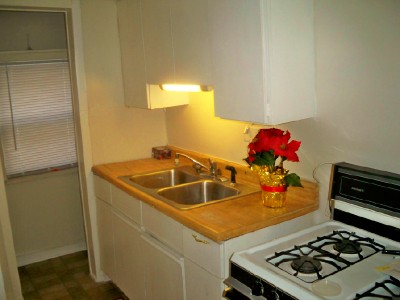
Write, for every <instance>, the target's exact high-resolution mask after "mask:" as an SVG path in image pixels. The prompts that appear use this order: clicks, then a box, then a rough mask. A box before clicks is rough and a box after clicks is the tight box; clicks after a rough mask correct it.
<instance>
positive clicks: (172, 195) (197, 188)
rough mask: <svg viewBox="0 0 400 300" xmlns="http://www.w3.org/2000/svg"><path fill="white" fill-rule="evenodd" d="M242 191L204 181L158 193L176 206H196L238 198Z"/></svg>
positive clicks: (166, 189)
mask: <svg viewBox="0 0 400 300" xmlns="http://www.w3.org/2000/svg"><path fill="white" fill-rule="evenodd" d="M239 194H240V191H239V190H238V189H236V188H233V187H229V186H225V185H222V184H219V183H216V182H214V181H210V180H204V181H200V182H194V183H190V184H184V185H181V186H177V187H173V188H165V189H162V190H159V191H158V195H160V196H162V197H164V198H166V199H168V200H171V201H173V202H174V203H175V204H178V205H179V204H183V205H196V204H204V203H207V202H211V201H216V200H221V199H226V198H229V197H232V196H237V195H239Z"/></svg>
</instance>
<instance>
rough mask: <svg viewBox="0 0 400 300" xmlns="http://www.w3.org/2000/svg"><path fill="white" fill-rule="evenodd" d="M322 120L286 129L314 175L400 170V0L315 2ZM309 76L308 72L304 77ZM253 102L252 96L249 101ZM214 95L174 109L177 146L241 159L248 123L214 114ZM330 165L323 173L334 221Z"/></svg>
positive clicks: (171, 127) (302, 169) (303, 168)
mask: <svg viewBox="0 0 400 300" xmlns="http://www.w3.org/2000/svg"><path fill="white" fill-rule="evenodd" d="M315 33H316V35H315V38H316V64H317V69H316V76H317V78H316V79H317V109H318V113H317V116H316V117H315V118H313V119H308V120H303V121H298V122H292V123H288V124H283V125H281V126H279V127H280V128H282V129H289V130H290V132H291V133H292V137H293V138H295V139H298V140H301V141H302V146H301V148H300V152H299V155H300V160H301V162H300V163H296V164H289V165H288V167H289V169H291V170H292V171H295V172H298V173H299V175H301V177H305V178H311V177H312V171H313V169H314V168H315V167H316V166H318V165H319V164H321V163H324V162H339V161H347V162H350V163H354V164H359V165H364V166H369V167H373V168H378V169H383V170H387V171H392V172H397V173H400V160H398V159H396V158H397V157H398V151H399V149H400V130H399V128H400V118H399V112H400V100H399V99H400V89H399V82H400V65H399V61H400V1H391V0H356V1H348V0H340V1H323V0H316V1H315ZM299 76H301V74H299ZM248 101H251V99H248ZM211 103H212V99H211V97H204V98H203V99H202V98H201V97H200V96H193V97H192V99H191V104H190V105H189V106H188V107H187V108H176V109H170V110H168V111H167V117H166V122H167V128H168V141H169V143H170V144H172V145H177V146H180V147H183V148H187V149H191V150H195V151H198V152H205V153H209V154H210V155H215V156H218V157H223V158H225V159H228V160H232V161H240V160H241V159H242V158H243V157H244V155H245V151H246V145H247V143H246V142H243V135H242V131H243V128H244V125H245V124H244V123H239V122H233V121H224V120H221V119H218V118H215V117H213V115H212V105H211ZM329 172H330V167H329V166H328V165H323V166H321V167H320V168H318V170H317V177H318V178H319V179H320V180H321V191H320V197H321V209H320V212H319V213H318V214H317V215H316V217H317V220H318V221H319V220H321V219H323V218H324V217H325V216H326V213H325V211H326V199H327V194H328V185H329V176H330V173H329Z"/></svg>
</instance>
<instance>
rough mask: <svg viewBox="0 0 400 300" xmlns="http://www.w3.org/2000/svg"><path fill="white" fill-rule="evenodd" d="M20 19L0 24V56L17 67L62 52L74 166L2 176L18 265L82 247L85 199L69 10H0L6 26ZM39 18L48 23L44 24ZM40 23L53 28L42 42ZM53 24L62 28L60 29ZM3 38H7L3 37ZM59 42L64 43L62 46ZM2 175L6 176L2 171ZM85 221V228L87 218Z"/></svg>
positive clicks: (84, 242)
mask: <svg viewBox="0 0 400 300" xmlns="http://www.w3.org/2000/svg"><path fill="white" fill-rule="evenodd" d="M6 14H7V16H6ZM21 16H23V19H24V21H21V19H20V20H19V21H18V22H15V21H14V22H15V23H14V26H12V27H10V26H2V25H1V26H0V28H5V29H7V30H8V31H7V33H5V32H4V30H0V37H1V40H3V41H8V42H7V45H3V48H1V46H0V53H1V54H6V56H7V55H8V57H12V59H11V60H12V61H14V62H15V63H17V61H18V60H19V62H18V63H17V64H19V63H20V62H21V61H24V62H25V63H27V62H28V63H36V62H43V61H48V62H54V61H58V60H59V57H58V55H59V54H60V53H56V54H54V52H64V54H65V56H66V61H67V63H68V69H69V71H70V75H69V77H70V79H71V91H70V93H71V98H72V103H71V111H73V115H74V116H77V117H75V120H74V121H73V124H74V125H75V135H74V140H75V141H76V149H77V155H76V157H77V158H78V159H77V160H76V162H75V165H74V164H73V163H72V164H69V165H68V164H67V165H65V164H63V165H60V166H53V167H45V168H42V169H41V170H37V169H36V170H33V171H32V172H23V174H17V176H12V175H11V176H8V177H7V179H6V185H5V186H6V192H7V202H8V208H9V217H10V220H11V225H12V231H13V240H14V246H15V247H14V248H15V254H16V257H17V262H18V265H24V264H28V263H31V262H34V261H41V260H45V259H48V258H50V257H55V256H60V255H63V254H67V253H72V252H76V251H79V250H82V249H86V245H87V243H86V239H85V237H86V235H85V227H86V228H88V226H87V225H86V226H84V218H83V215H84V214H83V212H82V203H83V205H85V203H84V201H85V199H84V201H83V202H82V199H81V198H86V199H87V192H86V181H85V175H84V174H83V175H82V174H81V170H83V169H84V167H83V160H82V152H83V150H82V149H83V146H82V143H83V142H82V137H81V129H80V122H79V111H78V99H77V87H76V75H75V67H74V57H73V47H72V46H73V45H71V43H72V41H73V39H72V24H71V10H70V9H51V10H50V9H46V10H43V9H37V10H36V9H26V8H21V9H20V8H9V7H0V19H3V20H5V18H6V19H10V20H6V21H7V22H13V21H12V20H11V19H12V18H16V19H18V18H21ZM45 16H46V17H45ZM28 19H31V20H30V21H31V22H36V25H32V24H31V25H29V22H27V21H28ZM45 19H52V20H51V21H45ZM60 20H62V22H60ZM0 21H1V20H0ZM46 23H47V25H48V24H49V23H50V24H53V25H52V26H50V27H48V31H47V33H48V35H49V37H50V38H46V34H44V33H45V32H46V30H45V29H43V28H44V27H43V26H45V25H46ZM10 24H11V23H10ZM59 24H62V25H61V27H60V26H59ZM56 25H57V26H56ZM10 28H13V29H14V30H17V31H19V34H17V33H15V32H14V34H10V31H12V30H10ZM62 32H64V35H63V33H62ZM37 33H39V34H37ZM7 35H8V36H9V37H10V38H11V39H6V38H4V37H5V36H7ZM17 36H22V37H23V38H22V39H21V41H19V42H17V43H13V42H11V41H12V39H13V38H15V37H17ZM22 40H23V42H22ZM14 42H16V41H14ZM63 42H64V45H62V43H63ZM72 44H73V43H72ZM20 45H23V47H24V49H20ZM6 47H8V48H6ZM10 47H11V48H10ZM54 50H60V51H54ZM6 52H7V53H6ZM12 52H19V53H17V54H18V55H17V57H20V58H21V57H22V58H21V59H20V58H15V53H12ZM54 55H55V56H54ZM14 130H15V128H14ZM14 134H15V133H14ZM6 159H7V158H5V157H3V163H4V164H3V165H4V166H5V169H7V161H6ZM46 168H47V171H46V170H45V169H46ZM3 171H5V174H8V173H7V172H8V170H3ZM8 175H10V174H8ZM86 221H87V222H88V224H89V220H86ZM89 230H90V226H89Z"/></svg>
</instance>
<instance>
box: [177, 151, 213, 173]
mask: <svg viewBox="0 0 400 300" xmlns="http://www.w3.org/2000/svg"><path fill="white" fill-rule="evenodd" d="M180 156H183V157H186V158H187V159H189V160H190V161H191V162H192V163H193V168H195V169H196V172H197V173H200V171H201V168H203V169H206V170H207V171H210V168H209V167H207V166H205V165H203V164H202V163H201V162H199V161H197V160H195V159H194V158H192V157H190V156H188V155H186V154H183V153H175V166H178V165H179V157H180Z"/></svg>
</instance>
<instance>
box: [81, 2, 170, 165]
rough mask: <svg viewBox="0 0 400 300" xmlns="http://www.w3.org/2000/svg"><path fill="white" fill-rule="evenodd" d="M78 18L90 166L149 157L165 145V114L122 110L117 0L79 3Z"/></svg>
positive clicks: (159, 111) (140, 110) (155, 111)
mask: <svg viewBox="0 0 400 300" xmlns="http://www.w3.org/2000/svg"><path fill="white" fill-rule="evenodd" d="M81 13H82V29H83V46H84V56H85V71H86V84H87V99H88V109H89V122H90V123H89V126H90V135H91V141H92V143H91V144H92V155H93V164H100V163H108V162H115V161H125V160H131V159H135V158H143V157H149V156H150V154H151V148H152V147H153V146H160V145H165V144H166V143H167V135H166V128H165V114H164V111H163V110H160V109H158V110H152V111H151V110H146V109H135V108H127V107H125V105H124V93H123V85H122V71H121V56H120V49H119V37H118V27H117V13H116V4H115V1H109V0H97V1H82V2H81Z"/></svg>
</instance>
